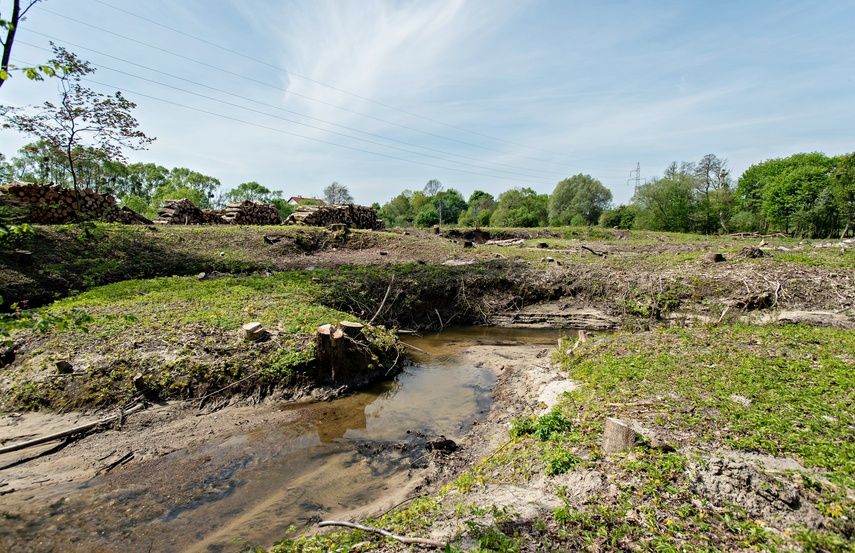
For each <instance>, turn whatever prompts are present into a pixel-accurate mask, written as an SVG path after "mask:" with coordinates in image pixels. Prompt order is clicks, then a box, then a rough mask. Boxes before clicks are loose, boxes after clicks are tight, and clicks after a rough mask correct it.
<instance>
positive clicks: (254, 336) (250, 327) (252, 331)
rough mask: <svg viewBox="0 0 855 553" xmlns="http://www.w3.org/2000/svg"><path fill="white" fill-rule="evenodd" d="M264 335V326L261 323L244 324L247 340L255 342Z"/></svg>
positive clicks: (244, 334) (244, 335)
mask: <svg viewBox="0 0 855 553" xmlns="http://www.w3.org/2000/svg"><path fill="white" fill-rule="evenodd" d="M262 336H264V328H262V326H261V323H246V324H245V325H243V337H244V338H245V339H247V340H250V341H252V342H255V341H256V340H259V339H260V338H261V337H262Z"/></svg>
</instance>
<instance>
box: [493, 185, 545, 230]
mask: <svg viewBox="0 0 855 553" xmlns="http://www.w3.org/2000/svg"><path fill="white" fill-rule="evenodd" d="M548 205H549V196H548V195H547V194H538V193H537V192H535V191H534V190H532V189H531V188H512V189H510V190H507V191H505V192H503V193H502V194H500V195H499V201H498V204H497V206H496V210H495V211H494V212H493V215H492V217H490V226H492V227H542V226H546V223H547V220H548Z"/></svg>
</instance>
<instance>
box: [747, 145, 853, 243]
mask: <svg viewBox="0 0 855 553" xmlns="http://www.w3.org/2000/svg"><path fill="white" fill-rule="evenodd" d="M840 161H841V158H833V157H828V156H826V155H825V154H823V153H821V152H812V153H800V154H794V155H792V156H790V157H786V158H777V159H770V160H766V161H764V162H762V163H758V164H755V165H752V166H751V167H749V168H748V169H747V170H746V171H745V172H744V173H743V174H742V176H741V177H740V178H739V182H738V183H737V186H736V202H737V206H738V207H739V210H740V211H743V212H745V211H747V212H750V213H754V214H759V215H761V216H762V217H763V219H764V220H765V221H766V224H767V226H768V227H767V230H779V231H782V232H785V233H793V234H796V235H801V236H827V235H830V234H833V233H835V232H836V231H837V230H839V229H840V227H841V226H842V224H843V223H842V222H841V219H842V218H841V216H840V212H839V202H836V201H835V199H834V198H835V195H834V191H833V185H832V180H831V174H832V172H833V171H834V169H835V167H836V166H837V164H838V162H840Z"/></svg>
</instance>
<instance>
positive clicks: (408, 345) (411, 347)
mask: <svg viewBox="0 0 855 553" xmlns="http://www.w3.org/2000/svg"><path fill="white" fill-rule="evenodd" d="M398 341H399V342H401V343H402V344H404V345H405V346H407V347H408V348H410V349H412V350H415V351H417V352H419V353H424V354H425V355H430V353H428V352H426V351H425V350H423V349H419V348H417V347H416V346H414V345H412V344H408V343H407V342H405V341H403V340H398Z"/></svg>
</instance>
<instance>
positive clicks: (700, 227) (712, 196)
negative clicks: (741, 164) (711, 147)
mask: <svg viewBox="0 0 855 553" xmlns="http://www.w3.org/2000/svg"><path fill="white" fill-rule="evenodd" d="M693 173H694V177H695V183H696V185H697V187H698V198H697V205H696V207H695V212H694V214H693V227H694V229H695V230H696V231H698V232H701V233H704V234H710V233H712V232H715V230H716V229H717V228H718V227H719V225H721V226H724V228H725V230H727V227H726V226H725V225H726V223H725V221H726V220H727V219H729V218H730V211H731V209H732V207H733V194H732V191H731V188H732V181H731V178H730V170H729V169H728V168H727V160H726V159H721V158H719V157H717V156H716V155H714V154H707V155H705V156H704V157H702V158H701V160H700V161H699V162H698V163H697V164H694V172H693Z"/></svg>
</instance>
